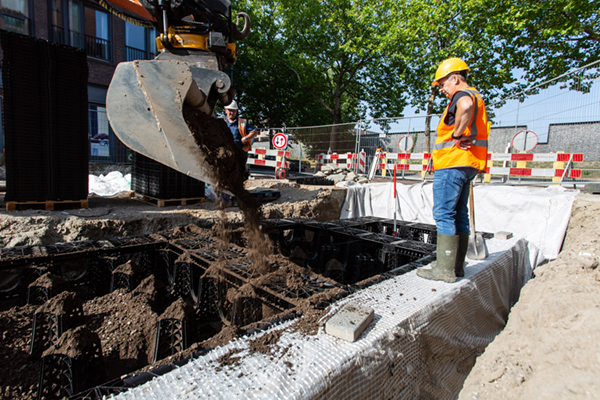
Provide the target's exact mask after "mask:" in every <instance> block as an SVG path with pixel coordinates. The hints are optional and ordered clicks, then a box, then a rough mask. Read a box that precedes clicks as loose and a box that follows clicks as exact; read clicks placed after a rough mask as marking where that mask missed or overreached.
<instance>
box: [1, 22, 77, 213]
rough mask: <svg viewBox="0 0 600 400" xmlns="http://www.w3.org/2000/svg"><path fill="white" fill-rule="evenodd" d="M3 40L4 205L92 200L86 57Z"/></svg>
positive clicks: (16, 37)
mask: <svg viewBox="0 0 600 400" xmlns="http://www.w3.org/2000/svg"><path fill="white" fill-rule="evenodd" d="M0 40H1V42H2V53H3V61H2V78H3V79H2V81H3V84H4V99H3V106H4V109H3V118H4V132H5V145H6V196H5V201H14V202H44V201H48V200H52V201H63V200H74V201H78V200H85V199H87V195H88V154H89V150H88V146H89V144H88V120H87V118H88V110H87V106H88V96H87V79H88V65H87V56H86V53H85V51H84V50H80V49H77V48H75V47H69V46H63V45H59V44H53V43H49V42H47V41H45V40H40V39H36V38H33V37H29V36H24V35H20V34H17V33H12V32H7V31H1V32H0ZM32 99H33V100H32Z"/></svg>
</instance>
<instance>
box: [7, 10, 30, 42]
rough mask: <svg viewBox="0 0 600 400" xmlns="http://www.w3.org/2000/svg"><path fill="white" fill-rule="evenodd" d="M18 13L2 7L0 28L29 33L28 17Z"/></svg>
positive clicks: (24, 33)
mask: <svg viewBox="0 0 600 400" xmlns="http://www.w3.org/2000/svg"><path fill="white" fill-rule="evenodd" d="M19 14H20V13H13V12H12V11H11V10H8V9H4V8H2V9H1V10H0V29H4V30H7V31H9V32H16V33H21V34H23V35H29V18H27V17H25V16H24V15H19Z"/></svg>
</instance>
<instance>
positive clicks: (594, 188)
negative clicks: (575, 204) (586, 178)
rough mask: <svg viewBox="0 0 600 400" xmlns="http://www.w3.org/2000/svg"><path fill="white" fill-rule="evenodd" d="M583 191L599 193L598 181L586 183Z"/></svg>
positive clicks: (599, 185) (599, 184)
mask: <svg viewBox="0 0 600 400" xmlns="http://www.w3.org/2000/svg"><path fill="white" fill-rule="evenodd" d="M583 193H591V194H600V183H586V184H585V187H584V188H583Z"/></svg>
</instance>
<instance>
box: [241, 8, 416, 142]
mask: <svg viewBox="0 0 600 400" xmlns="http://www.w3.org/2000/svg"><path fill="white" fill-rule="evenodd" d="M360 4H361V3H354V2H353V1H350V0H307V1H304V2H297V1H295V0H244V1H243V2H241V3H239V4H237V5H236V7H237V8H239V9H240V10H242V9H244V8H245V9H246V10H247V11H248V12H249V13H250V15H251V18H252V20H253V29H252V33H251V35H250V37H249V38H248V39H246V40H245V41H244V42H242V43H241V44H240V49H239V52H240V58H239V60H238V63H237V64H236V66H235V68H236V69H245V70H248V71H249V72H250V73H251V77H250V79H248V80H247V81H244V80H241V79H238V80H237V82H235V79H234V82H235V85H234V86H236V87H237V88H238V90H239V91H240V92H241V93H240V97H239V98H240V100H241V102H242V103H243V104H244V107H245V109H246V112H247V113H251V114H252V115H253V116H256V117H258V119H259V120H260V121H261V122H260V123H264V125H265V126H266V125H271V126H273V125H280V124H281V123H283V122H286V123H287V124H288V125H291V124H313V125H318V124H339V123H344V122H355V121H357V120H359V119H361V118H364V117H365V116H366V115H367V112H370V113H371V114H372V115H384V114H388V115H389V114H392V115H401V114H402V111H403V109H404V106H405V105H406V101H405V97H404V95H403V94H402V91H401V90H400V85H401V81H402V79H401V77H402V74H403V72H404V64H403V63H402V60H400V59H397V58H392V57H389V54H382V53H381V48H380V46H379V45H378V41H379V40H380V38H381V36H382V34H383V33H382V31H381V26H380V25H378V24H372V23H362V21H361V20H360V19H359V18H357V15H358V14H357V10H359V9H360V8H361V7H362V6H361V5H360ZM234 78H235V73H234ZM335 135H336V132H335V131H332V138H331V140H332V141H335V140H336V137H335Z"/></svg>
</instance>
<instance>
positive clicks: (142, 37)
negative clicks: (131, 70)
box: [125, 21, 156, 61]
mask: <svg viewBox="0 0 600 400" xmlns="http://www.w3.org/2000/svg"><path fill="white" fill-rule="evenodd" d="M155 39H156V29H154V28H144V27H141V26H137V25H133V24H130V23H129V22H127V21H125V61H133V60H151V59H153V58H154V57H156V40H155Z"/></svg>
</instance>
